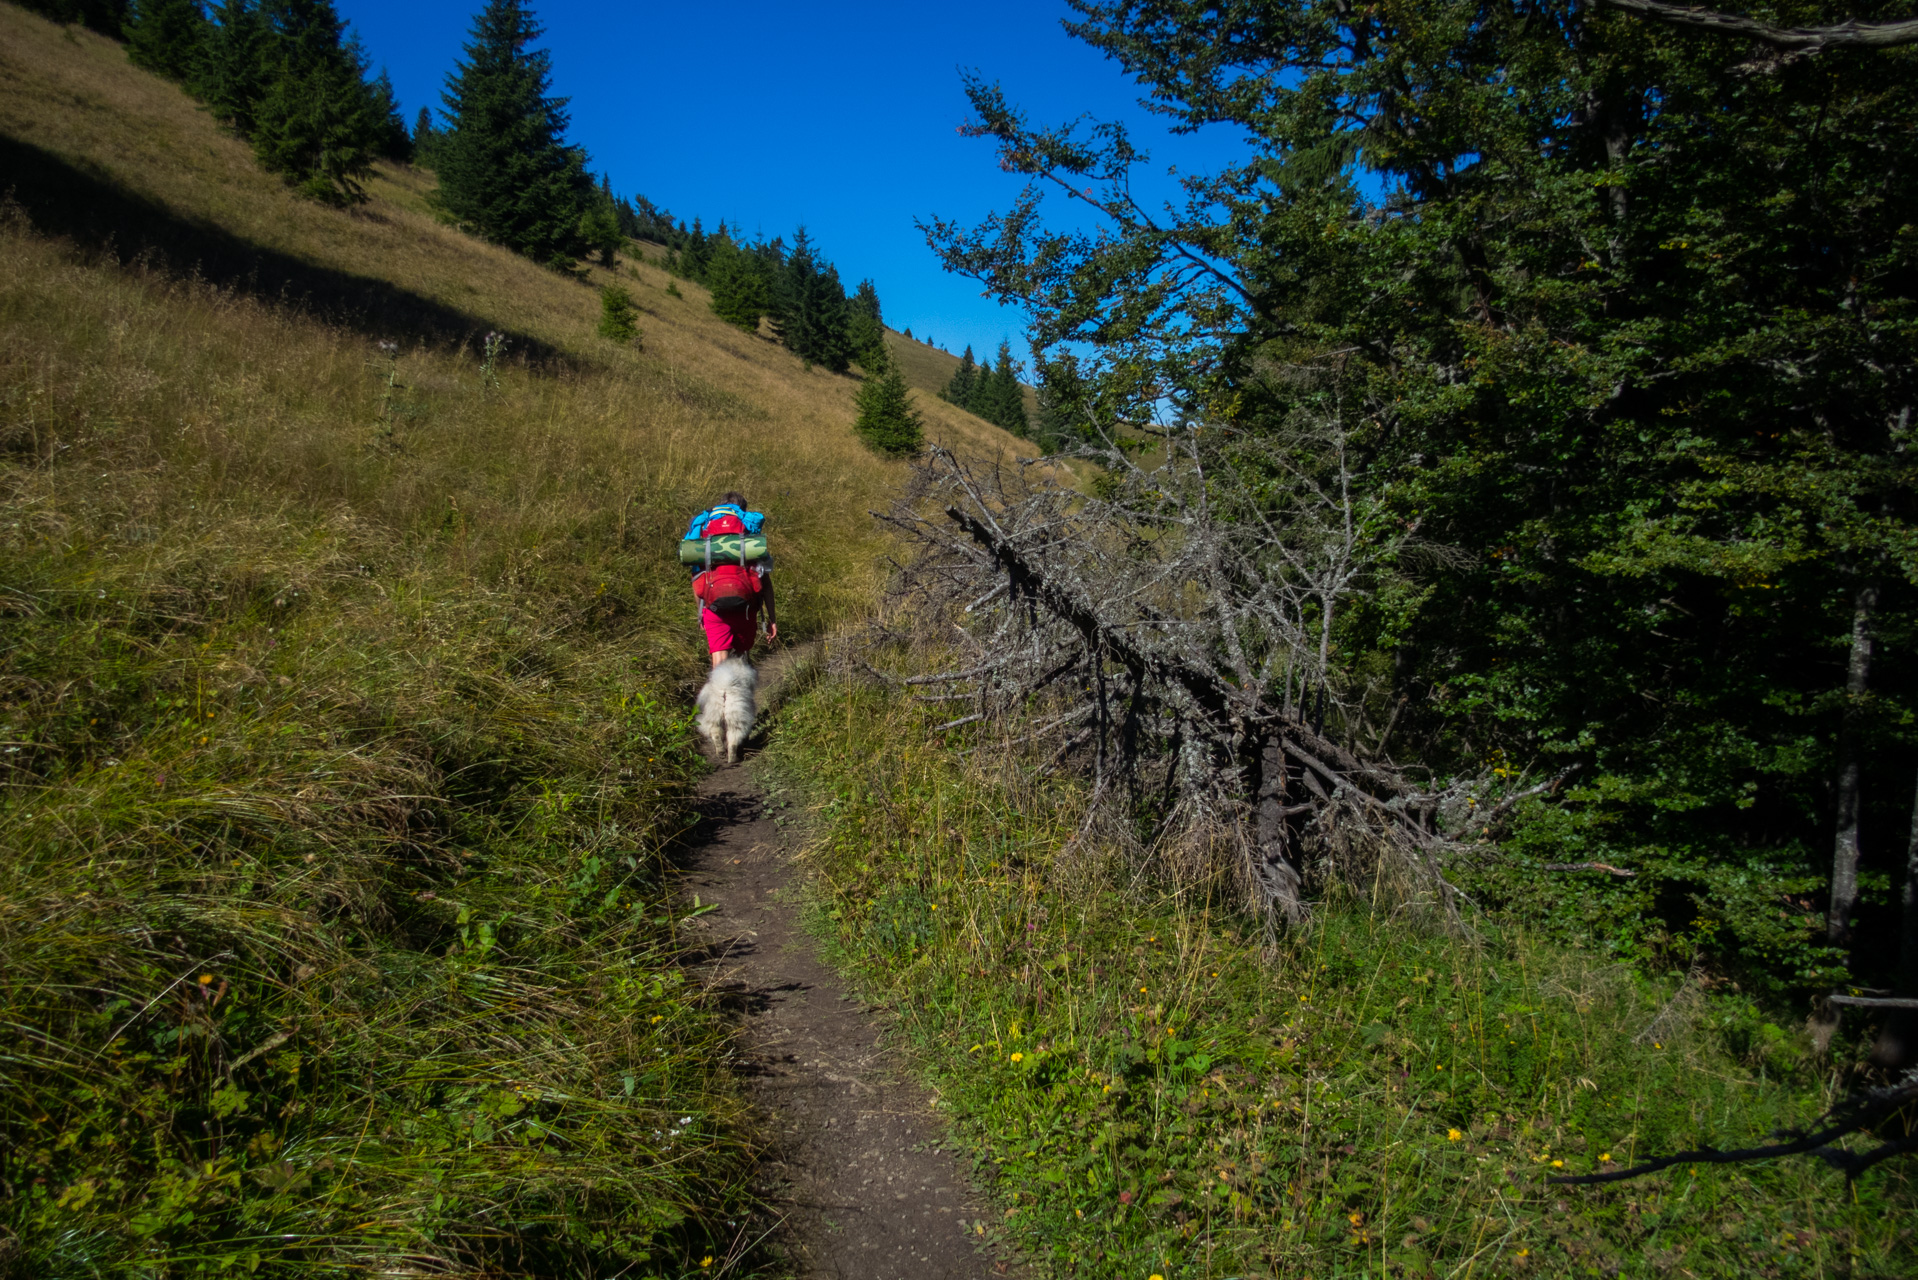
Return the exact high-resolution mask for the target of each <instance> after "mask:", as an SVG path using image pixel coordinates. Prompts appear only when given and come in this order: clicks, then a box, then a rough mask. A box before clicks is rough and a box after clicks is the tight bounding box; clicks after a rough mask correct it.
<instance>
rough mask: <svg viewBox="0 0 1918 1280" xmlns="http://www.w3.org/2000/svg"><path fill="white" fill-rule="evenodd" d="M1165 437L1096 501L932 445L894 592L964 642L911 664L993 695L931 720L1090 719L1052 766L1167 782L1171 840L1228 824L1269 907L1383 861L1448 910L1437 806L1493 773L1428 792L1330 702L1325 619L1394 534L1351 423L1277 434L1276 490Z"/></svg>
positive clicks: (1191, 440) (952, 685)
mask: <svg viewBox="0 0 1918 1280" xmlns="http://www.w3.org/2000/svg"><path fill="white" fill-rule="evenodd" d="M1168 440H1169V441H1170V442H1171V443H1170V444H1169V445H1168V447H1167V450H1166V456H1165V458H1163V459H1162V460H1160V461H1159V463H1158V465H1156V466H1155V467H1154V468H1153V469H1151V470H1149V471H1148V470H1145V469H1143V468H1141V467H1140V466H1138V465H1136V464H1135V463H1134V462H1133V461H1132V460H1131V459H1130V458H1128V457H1127V456H1126V455H1125V454H1124V453H1123V452H1121V451H1117V450H1114V451H1112V452H1111V453H1109V454H1105V455H1102V456H1101V461H1102V462H1104V463H1105V464H1106V465H1107V466H1108V468H1109V473H1110V474H1113V475H1114V476H1115V477H1116V481H1117V482H1116V483H1114V484H1111V485H1109V486H1107V487H1106V488H1105V490H1104V491H1103V492H1102V494H1101V495H1099V496H1097V497H1089V496H1087V495H1085V494H1083V493H1080V492H1078V491H1076V490H1071V489H1067V488H1064V487H1063V486H1061V485H1059V484H1057V483H1054V482H1053V481H1052V480H1051V479H1050V478H1049V477H1048V476H1046V475H1045V474H1044V473H1042V472H1040V471H1039V470H1038V469H1036V468H1026V467H1007V466H1004V465H995V466H982V465H969V464H966V463H964V462H962V461H961V460H959V459H958V458H956V457H955V456H953V455H952V454H950V453H948V452H946V451H944V450H941V449H934V450H932V451H931V452H930V454H929V455H928V456H927V457H926V458H925V459H924V460H923V462H922V465H921V469H920V473H919V474H918V475H917V476H916V477H915V479H914V482H913V483H912V485H911V486H910V488H909V491H908V493H909V496H908V497H907V498H905V499H902V500H901V501H900V502H899V503H898V504H896V505H895V507H894V508H893V510H892V511H890V512H888V513H887V514H885V515H883V516H882V517H881V519H883V520H885V521H886V522H887V523H889V524H891V525H892V526H894V527H895V528H896V529H898V530H899V531H901V532H902V533H903V534H905V535H906V536H907V538H908V539H909V540H910V541H911V542H912V543H913V544H915V545H916V549H917V551H918V555H917V556H916V557H915V558H914V560H913V561H912V563H911V565H910V567H909V568H908V569H907V570H905V571H904V572H902V574H901V575H900V580H899V585H898V588H897V594H898V600H899V603H900V605H901V607H903V608H905V609H907V610H908V611H914V610H916V611H918V612H920V614H921V615H922V622H923V624H924V625H921V626H920V627H919V628H917V629H918V630H919V631H920V632H921V633H923V634H936V633H940V632H942V631H947V630H952V629H954V628H956V630H954V631H953V634H957V635H963V636H964V643H963V645H962V648H961V651H962V652H963V653H965V654H967V661H965V662H964V663H963V665H961V666H959V667H957V668H956V669H953V670H947V671H933V672H923V673H916V674H914V675H912V676H910V677H907V678H906V679H905V680H904V683H906V684H909V685H913V686H927V685H930V686H935V687H939V688H942V689H944V690H946V691H948V692H946V693H944V694H943V695H942V697H941V700H950V701H960V700H968V699H976V700H977V705H978V708H979V709H978V711H977V712H975V713H974V714H973V715H970V716H966V717H962V718H960V719H958V720H954V721H949V722H947V723H945V724H942V725H940V726H939V727H938V729H936V730H934V731H935V732H946V731H949V730H950V729H953V728H958V727H961V726H964V725H968V724H975V723H979V722H981V721H984V720H989V719H992V718H993V717H995V716H1013V715H1030V716H1032V717H1033V719H1035V720H1037V721H1041V722H1045V723H1047V724H1048V725H1051V726H1063V725H1065V724H1068V723H1070V724H1073V725H1075V726H1077V727H1076V728H1075V729H1073V730H1072V731H1071V732H1070V733H1068V734H1066V735H1065V739H1066V740H1065V742H1064V743H1063V744H1062V745H1061V746H1060V747H1059V748H1058V749H1057V750H1055V751H1053V752H1052V753H1051V757H1050V759H1049V760H1048V761H1047V764H1046V766H1045V767H1051V766H1052V765H1053V764H1055V763H1057V761H1058V760H1059V759H1060V758H1062V757H1063V756H1065V755H1068V754H1073V753H1076V756H1077V758H1079V759H1080V760H1081V761H1082V762H1083V766H1084V767H1085V769H1086V771H1087V773H1088V774H1089V775H1090V777H1091V780H1092V783H1093V788H1092V794H1093V795H1094V796H1096V797H1098V798H1099V800H1100V802H1101V803H1103V802H1106V801H1107V800H1109V799H1111V798H1115V797H1119V796H1125V797H1128V798H1129V799H1130V800H1132V801H1135V802H1136V801H1139V800H1140V799H1141V798H1142V797H1144V796H1148V795H1150V796H1152V797H1155V800H1154V802H1153V806H1154V808H1155V809H1156V811H1158V812H1160V813H1163V814H1166V815H1170V816H1168V817H1166V819H1165V821H1164V824H1163V828H1162V830H1161V831H1160V835H1159V837H1158V838H1159V839H1161V840H1163V841H1171V842H1173V843H1175V844H1176V843H1178V842H1179V841H1185V842H1186V847H1194V848H1196V847H1207V848H1216V847H1218V844H1217V841H1216V839H1215V838H1214V837H1211V836H1208V837H1205V838H1199V837H1196V836H1194V835H1191V834H1189V833H1192V832H1197V831H1200V830H1205V831H1210V832H1213V833H1215V835H1216V833H1221V832H1223V833H1227V834H1228V841H1227V842H1228V843H1229V844H1234V845H1235V847H1237V848H1238V849H1239V850H1240V853H1239V861H1238V866H1237V871H1236V873H1235V874H1237V875H1238V876H1239V877H1240V879H1241V881H1242V882H1243V883H1244V884H1245V886H1246V888H1247V890H1248V892H1249V893H1250V895H1251V897H1252V899H1253V900H1254V901H1255V902H1256V904H1257V905H1258V907H1259V908H1260V909H1261V910H1263V911H1265V912H1266V913H1268V918H1269V919H1273V920H1275V921H1276V920H1279V919H1282V920H1283V921H1284V922H1285V923H1287V924H1296V923H1298V922H1300V921H1302V920H1303V919H1304V918H1305V916H1306V914H1307V910H1306V905H1305V902H1304V899H1303V896H1302V893H1303V884H1304V874H1303V869H1304V867H1305V865H1306V860H1308V859H1316V864H1315V865H1318V866H1319V867H1320V871H1321V873H1322V874H1325V873H1329V872H1330V871H1331V870H1332V869H1333V868H1334V867H1335V866H1336V867H1340V868H1343V869H1345V870H1348V871H1353V872H1359V870H1360V864H1365V865H1367V866H1370V865H1373V864H1375V863H1377V862H1379V860H1381V859H1382V860H1383V861H1384V862H1385V863H1389V864H1390V865H1391V866H1392V867H1393V868H1394V875H1393V876H1391V877H1388V878H1389V879H1391V880H1392V881H1394V882H1395V883H1399V884H1401V885H1403V886H1404V888H1405V889H1406V891H1407V892H1408V894H1409V896H1411V897H1413V898H1416V899H1418V900H1420V901H1425V902H1435V903H1438V904H1440V906H1441V908H1442V910H1443V912H1444V913H1445V915H1446V917H1447V919H1448V920H1451V921H1452V922H1453V923H1456V921H1457V916H1456V908H1455V905H1454V903H1455V899H1456V897H1457V894H1456V891H1455V890H1453V889H1452V888H1451V887H1450V886H1449V885H1448V884H1447V883H1446V882H1445V879H1444V877H1443V875H1442V874H1441V872H1440V865H1439V862H1440V858H1441V856H1442V855H1445V854H1447V853H1449V852H1451V851H1452V850H1453V848H1454V845H1453V842H1452V841H1451V840H1450V838H1449V837H1447V836H1445V835H1444V834H1443V833H1442V832H1441V831H1440V829H1439V826H1438V823H1437V822H1436V821H1435V818H1436V816H1437V815H1438V814H1439V813H1440V812H1441V811H1447V810H1451V809H1459V808H1460V807H1461V804H1462V797H1463V796H1464V795H1465V794H1466V793H1467V792H1468V791H1471V790H1476V789H1479V787H1478V783H1477V782H1476V781H1473V780H1455V781H1454V783H1453V784H1452V785H1451V786H1449V787H1446V788H1442V789H1440V790H1439V791H1436V792H1434V791H1430V790H1428V789H1427V788H1425V787H1421V786H1419V785H1417V784H1415V783H1414V782H1413V781H1412V780H1410V779H1409V778H1407V777H1406V776H1405V775H1404V774H1403V773H1402V772H1401V771H1399V770H1398V769H1396V768H1394V767H1393V766H1391V765H1390V764H1388V763H1385V762H1383V761H1381V760H1379V759H1376V758H1372V757H1370V756H1368V755H1365V754H1361V752H1359V751H1357V750H1355V749H1353V748H1352V747H1351V746H1350V745H1348V744H1346V743H1342V742H1340V741H1338V740H1336V738H1335V737H1334V736H1333V734H1332V733H1331V732H1328V731H1327V730H1326V729H1325V728H1324V727H1323V722H1322V719H1321V717H1322V716H1323V714H1324V711H1325V708H1326V705H1327V703H1328V702H1329V703H1330V705H1331V709H1332V710H1333V711H1334V712H1336V713H1337V714H1338V715H1340V716H1342V717H1344V718H1345V719H1346V720H1347V721H1348V722H1356V719H1357V717H1356V716H1355V715H1352V714H1350V710H1349V708H1347V706H1346V704H1345V703H1344V702H1343V700H1342V694H1341V692H1340V691H1341V690H1342V689H1343V688H1344V680H1343V678H1342V675H1341V674H1340V673H1339V672H1337V671H1336V670H1334V669H1333V668H1332V666H1331V663H1330V656H1329V655H1330V652H1331V643H1330V631H1329V625H1330V620H1331V619H1332V618H1333V617H1334V616H1336V615H1337V613H1338V611H1339V610H1340V609H1341V608H1343V607H1344V605H1345V604H1346V603H1347V602H1348V601H1349V599H1350V598H1352V597H1354V596H1356V595H1359V594H1362V593H1363V592H1364V591H1365V590H1367V589H1369V588H1368V586H1367V574H1368V573H1369V572H1370V571H1371V567H1372V566H1373V565H1374V564H1376V563H1377V562H1378V561H1379V560H1380V559H1382V558H1383V557H1384V556H1386V555H1388V554H1390V551H1391V537H1392V535H1391V533H1390V532H1389V531H1386V532H1383V533H1382V532H1381V526H1383V525H1384V524H1385V523H1386V522H1384V521H1382V520H1380V519H1379V518H1378V512H1377V511H1376V510H1375V509H1374V508H1373V507H1371V506H1368V505H1367V501H1368V500H1366V499H1365V498H1363V496H1361V495H1360V494H1359V488H1360V487H1359V486H1357V485H1356V484H1355V482H1354V480H1353V477H1352V475H1351V473H1350V471H1349V469H1348V468H1349V465H1350V464H1349V462H1348V461H1347V458H1346V455H1345V453H1344V449H1343V441H1342V437H1341V436H1339V435H1338V434H1337V433H1336V432H1332V433H1330V434H1322V435H1320V436H1313V435H1311V434H1310V433H1309V432H1304V431H1301V432H1300V433H1299V434H1297V435H1296V436H1294V437H1292V438H1291V439H1290V440H1289V441H1286V442H1283V443H1285V444H1286V445H1287V446H1288V447H1287V449H1285V450H1282V451H1281V452H1280V454H1278V455H1274V456H1278V457H1279V458H1280V463H1279V465H1280V466H1281V467H1282V468H1284V470H1283V471H1282V474H1284V475H1285V476H1287V477H1289V481H1288V487H1285V488H1284V489H1282V491H1281V493H1282V496H1281V497H1279V498H1277V499H1274V498H1273V496H1272V492H1271V486H1270V485H1268V484H1265V483H1264V481H1265V478H1266V475H1267V474H1268V473H1269V472H1270V471H1271V469H1272V462H1271V457H1268V456H1267V455H1264V454H1261V455H1260V456H1259V457H1258V458H1257V459H1255V460H1253V461H1252V462H1251V463H1250V464H1249V465H1250V466H1251V467H1253V468H1254V469H1257V470H1259V471H1260V473H1261V476H1260V482H1259V491H1258V493H1256V494H1255V493H1254V490H1253V486H1242V485H1241V483H1240V482H1239V478H1238V477H1239V472H1238V470H1237V469H1236V466H1235V464H1234V460H1233V459H1232V458H1231V457H1230V456H1222V455H1221V454H1220V453H1219V452H1215V451H1214V450H1212V449H1201V448H1200V447H1199V446H1198V442H1197V435H1196V433H1188V434H1187V435H1186V436H1183V437H1173V436H1169V437H1168ZM1229 447H1231V446H1230V444H1229V443H1228V448H1229ZM1301 459H1303V461H1301ZM1308 693H1309V694H1310V695H1311V696H1309V697H1308ZM1314 702H1316V703H1317V705H1316V706H1314V705H1313V704H1314ZM1028 723H1031V721H1028ZM1042 732H1043V731H1025V732H1020V731H1017V730H1015V731H1014V732H1013V733H1012V734H1009V735H1007V736H1006V737H1004V738H1002V739H1000V741H1001V743H1002V744H1003V745H1004V746H1006V747H1007V748H1008V749H1010V747H1011V746H1013V745H1014V744H1021V743H1025V742H1028V741H1033V740H1035V739H1037V738H1038V737H1040V736H1041V733H1042ZM1548 785H1549V784H1548ZM1094 808H1097V805H1096V804H1095V805H1094ZM1133 811H1135V812H1136V811H1138V810H1137V806H1136V805H1135V806H1134V810H1133ZM1362 875H1363V878H1366V879H1371V878H1373V877H1371V876H1370V873H1369V872H1364V873H1362ZM1353 878H1354V879H1355V880H1356V879H1359V878H1361V875H1359V874H1355V875H1354V876H1353Z"/></svg>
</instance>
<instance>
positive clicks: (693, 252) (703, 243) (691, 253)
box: [679, 218, 713, 284]
mask: <svg viewBox="0 0 1918 1280" xmlns="http://www.w3.org/2000/svg"><path fill="white" fill-rule="evenodd" d="M680 230H681V231H682V232H685V234H686V244H685V246H684V248H682V249H681V251H680V255H679V270H680V273H681V274H682V275H684V276H685V277H686V278H687V279H688V280H697V281H699V282H700V283H702V284H703V283H705V280H706V267H707V264H708V263H710V262H711V261H712V257H713V251H712V248H711V245H710V244H709V243H708V242H709V240H710V237H709V236H707V234H706V229H705V228H704V227H703V226H701V225H700V222H699V219H698V218H694V219H693V229H692V230H691V231H689V232H688V231H686V229H685V227H683V226H682V227H681V228H680Z"/></svg>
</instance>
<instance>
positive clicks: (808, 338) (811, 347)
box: [779, 227, 852, 373]
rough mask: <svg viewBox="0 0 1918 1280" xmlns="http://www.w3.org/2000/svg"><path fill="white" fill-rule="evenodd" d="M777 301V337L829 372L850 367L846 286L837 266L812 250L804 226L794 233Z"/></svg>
mask: <svg viewBox="0 0 1918 1280" xmlns="http://www.w3.org/2000/svg"><path fill="white" fill-rule="evenodd" d="M779 302H780V325H779V337H780V341H782V342H784V343H785V344H786V345H787V346H788V347H790V348H791V349H792V351H793V353H794V354H796V355H797V356H798V357H799V358H800V359H801V360H804V361H806V362H807V363H808V364H818V365H824V366H825V367H826V368H828V369H830V370H832V371H833V372H834V373H844V372H845V371H846V370H847V369H849V368H851V367H852V339H851V335H850V333H849V332H848V317H847V306H846V290H845V287H844V286H843V285H841V284H840V283H839V272H838V270H837V269H835V268H834V267H833V266H832V264H830V263H827V262H824V261H822V260H821V259H820V258H819V257H818V256H817V254H816V253H815V252H814V250H813V245H812V240H811V238H810V237H809V236H807V234H806V229H805V228H804V227H801V228H799V230H798V231H797V232H796V233H795V234H794V236H793V248H792V253H791V254H790V255H789V256H788V257H787V259H786V272H785V288H784V290H783V292H782V296H781V298H780V299H779Z"/></svg>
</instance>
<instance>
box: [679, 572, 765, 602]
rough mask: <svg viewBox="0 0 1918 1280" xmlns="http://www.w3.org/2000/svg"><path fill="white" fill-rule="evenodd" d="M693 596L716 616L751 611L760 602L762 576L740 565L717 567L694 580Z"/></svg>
mask: <svg viewBox="0 0 1918 1280" xmlns="http://www.w3.org/2000/svg"><path fill="white" fill-rule="evenodd" d="M693 594H694V595H696V596H698V597H699V599H700V602H701V603H702V604H704V605H705V606H706V607H707V608H708V609H711V610H712V611H713V612H714V613H730V612H732V611H734V610H737V609H749V608H751V607H752V606H753V605H754V604H755V603H756V602H757V601H758V599H759V575H758V574H756V573H754V572H753V571H752V570H751V569H748V568H747V567H746V566H745V565H740V564H716V565H714V566H713V567H712V568H710V569H708V570H706V572H704V573H702V574H700V575H698V576H697V577H695V578H694V579H693Z"/></svg>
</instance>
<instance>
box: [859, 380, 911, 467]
mask: <svg viewBox="0 0 1918 1280" xmlns="http://www.w3.org/2000/svg"><path fill="white" fill-rule="evenodd" d="M880 363H881V366H882V367H881V368H880V369H878V370H876V371H875V372H874V373H872V374H871V375H870V376H868V377H867V379H866V380H865V382H863V383H862V384H860V387H859V392H858V395H857V396H856V398H855V403H856V404H857V405H858V407H859V416H858V417H857V418H855V419H854V420H853V428H852V429H853V430H854V431H855V432H857V433H858V435H859V438H860V439H861V440H864V441H865V442H866V444H867V445H868V446H869V447H871V448H872V449H873V450H875V451H876V452H878V453H883V454H886V455H888V456H889V457H895V458H897V457H904V456H905V455H907V454H913V453H917V452H919V450H920V448H921V447H922V446H923V445H924V444H925V440H926V433H925V427H924V424H923V421H922V419H921V418H920V416H919V411H918V410H917V409H914V408H913V407H912V398H911V396H910V395H909V394H908V393H907V390H906V379H905V378H904V377H903V376H902V375H901V374H900V372H899V364H898V362H897V361H895V360H893V359H891V358H890V357H885V356H882V357H881V358H880Z"/></svg>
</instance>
